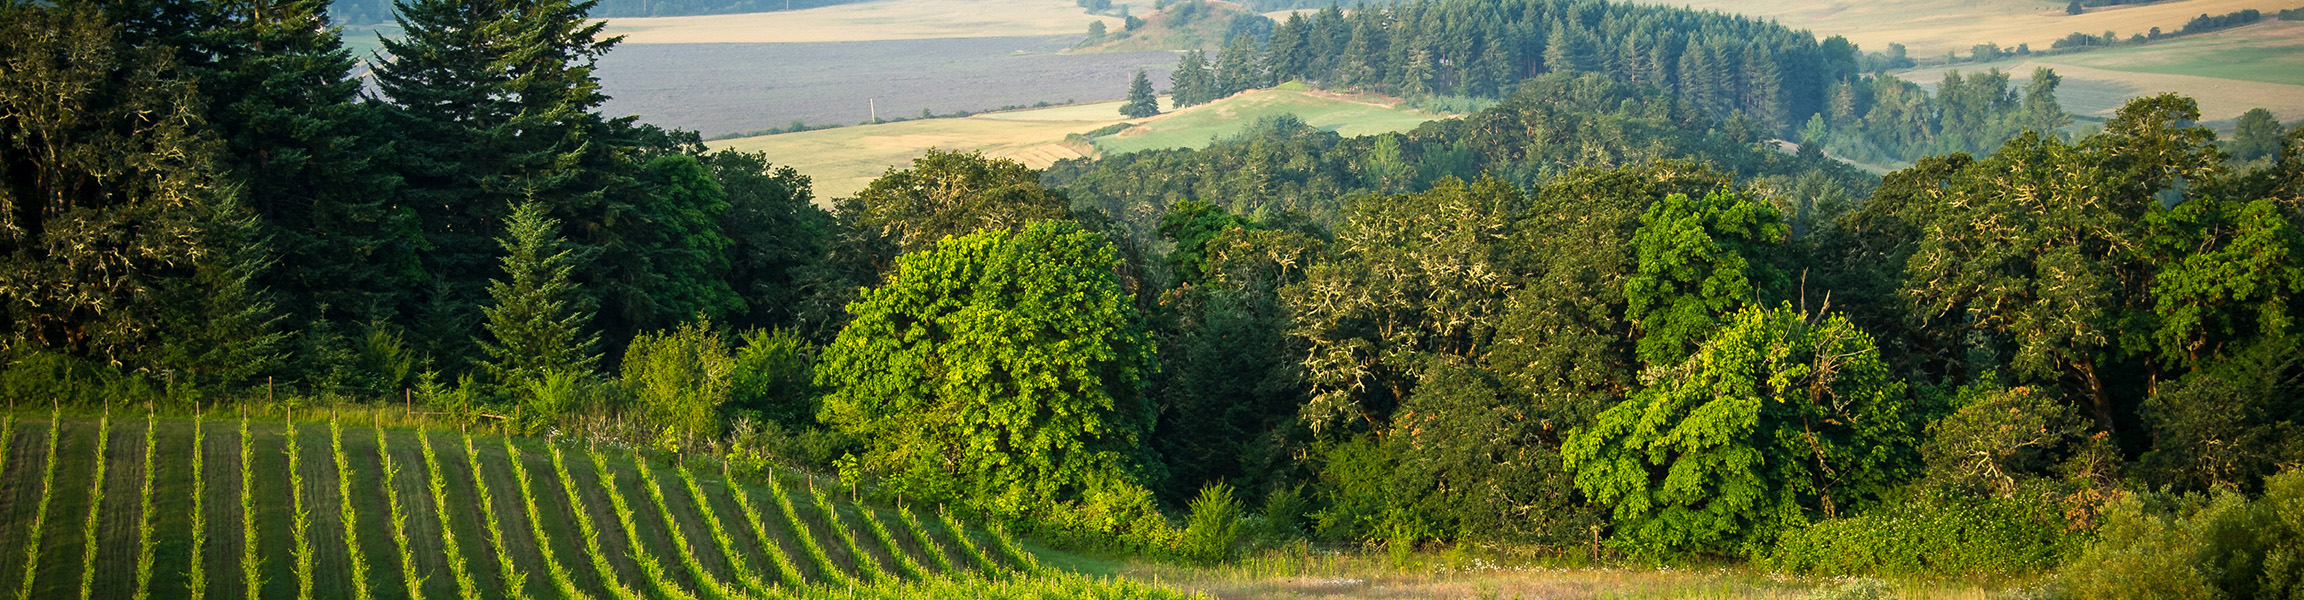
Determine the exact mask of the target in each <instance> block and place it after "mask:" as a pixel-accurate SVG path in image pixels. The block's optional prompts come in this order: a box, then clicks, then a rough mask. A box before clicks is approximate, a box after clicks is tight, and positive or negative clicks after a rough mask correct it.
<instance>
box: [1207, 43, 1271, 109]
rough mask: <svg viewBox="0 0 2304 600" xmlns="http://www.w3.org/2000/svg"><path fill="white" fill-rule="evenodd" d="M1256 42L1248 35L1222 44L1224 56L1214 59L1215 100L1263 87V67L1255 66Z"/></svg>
mask: <svg viewBox="0 0 2304 600" xmlns="http://www.w3.org/2000/svg"><path fill="white" fill-rule="evenodd" d="M1257 63H1258V61H1257V52H1256V40H1255V39H1253V38H1251V37H1250V36H1248V35H1236V36H1232V40H1231V41H1229V42H1226V43H1225V44H1224V55H1223V56H1221V57H1218V58H1217V59H1216V90H1215V94H1214V96H1215V97H1216V98H1226V97H1230V96H1232V95H1233V94H1238V93H1240V92H1245V91H1248V90H1252V89H1256V88H1260V87H1264V70H1263V65H1259V64H1257Z"/></svg>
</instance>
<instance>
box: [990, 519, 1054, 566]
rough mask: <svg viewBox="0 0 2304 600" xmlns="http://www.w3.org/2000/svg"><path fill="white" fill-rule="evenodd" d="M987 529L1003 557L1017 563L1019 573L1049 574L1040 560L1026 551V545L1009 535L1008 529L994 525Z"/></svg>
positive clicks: (993, 543)
mask: <svg viewBox="0 0 2304 600" xmlns="http://www.w3.org/2000/svg"><path fill="white" fill-rule="evenodd" d="M985 529H986V530H987V531H989V532H991V534H992V545H993V546H995V547H996V548H997V549H998V550H999V551H1000V554H1001V555H1003V556H1007V557H1008V560H1009V561H1010V562H1013V563H1015V564H1016V569H1017V570H1018V571H1021V572H1023V573H1024V574H1026V575H1040V574H1043V573H1046V572H1047V570H1046V568H1044V567H1041V566H1040V558H1039V557H1036V556H1033V555H1032V553H1031V552H1028V551H1025V550H1024V545H1023V544H1019V543H1017V542H1016V537H1015V536H1012V535H1009V534H1008V528H1006V527H1002V526H1000V525H999V524H997V523H994V524H990V525H987V526H985Z"/></svg>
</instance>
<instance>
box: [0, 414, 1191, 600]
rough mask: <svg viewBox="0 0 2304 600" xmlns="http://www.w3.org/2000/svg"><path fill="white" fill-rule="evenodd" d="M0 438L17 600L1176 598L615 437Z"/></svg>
mask: <svg viewBox="0 0 2304 600" xmlns="http://www.w3.org/2000/svg"><path fill="white" fill-rule="evenodd" d="M52 423H53V425H52ZM4 431H6V432H7V433H6V434H5V435H0V444H4V445H5V454H0V459H4V460H0V523H5V524H6V525H5V526H0V581H6V582H7V583H8V584H9V585H11V586H14V587H16V588H17V589H16V591H17V594H16V595H17V596H18V597H24V598H66V597H79V598H89V597H102V598H128V597H143V596H142V595H140V594H139V593H138V592H139V591H140V590H141V591H145V592H149V593H150V595H152V596H157V597H164V598H180V597H203V596H205V597H218V598H242V597H246V598H309V597H322V598H362V599H367V598H384V599H399V598H449V597H461V598H526V597H537V598H541V597H561V598H641V597H647V598H659V599H675V600H692V599H711V600H747V599H753V598H785V597H795V596H799V597H842V598H850V597H853V598H889V599H894V598H958V597H991V598H1006V597H1033V598H1039V597H1043V596H1041V595H1037V594H1046V595H1047V596H1048V597H1069V598H1117V597H1127V598H1178V597H1182V596H1181V595H1180V594H1176V593H1173V592H1169V591H1165V590H1159V589H1155V588H1153V587H1150V586H1146V585H1143V584H1139V583H1134V582H1130V581H1126V580H1106V579H1103V578H1094V577H1087V576H1082V575H1078V574H1072V573H1068V572H1063V571H1058V570H1050V569H1044V568H1042V567H1041V566H1040V562H1039V559H1038V557H1037V556H1036V555H1035V554H1036V553H1037V552H1038V551H1037V550H1024V549H1023V546H1021V545H1020V544H1018V543H1017V542H1015V541H1014V540H1012V539H1010V538H1008V537H1006V536H1005V535H1003V534H999V533H994V532H987V531H980V530H975V529H971V528H967V527H953V526H951V524H950V523H951V521H950V520H949V519H944V518H940V517H939V516H938V515H937V514H935V513H934V512H933V511H930V512H928V513H927V514H920V513H918V512H917V511H913V512H907V511H903V510H894V509H889V508H885V507H874V506H867V505H863V504H856V503H850V502H847V501H844V500H840V499H838V498H836V496H837V494H822V493H821V492H817V491H814V488H813V487H810V485H809V484H808V483H807V480H805V479H802V478H798V477H797V476H789V477H788V478H786V479H784V481H783V483H782V485H760V484H759V483H758V482H750V481H742V482H739V481H734V480H731V479H728V478H726V477H723V476H722V475H721V474H720V473H719V472H718V471H716V470H714V468H713V467H710V466H705V465H702V464H697V465H695V468H697V469H702V471H701V472H699V471H694V470H690V469H691V465H689V464H681V463H674V462H669V461H667V460H666V459H665V458H664V457H662V456H654V455H651V454H644V453H638V452H635V451H632V450H630V449H624V448H611V447H606V446H602V447H597V448H594V447H587V446H582V445H576V444H570V443H560V442H551V441H546V440H537V439H507V438H499V437H489V436H475V437H469V438H468V437H465V436H463V435H461V434H457V433H453V432H442V431H429V432H424V431H417V430H407V429H391V428H387V429H378V428H374V427H371V426H368V425H367V424H364V423H331V422H329V421H325V420H322V421H312V420H307V421H303V422H297V423H294V424H290V423H285V422H281V421H270V420H266V421H254V422H244V421H239V420H236V419H229V418H225V419H208V420H205V421H195V420H192V419H184V418H159V419H153V420H150V421H148V420H147V417H146V415H144V414H140V413H129V414H120V413H115V414H113V415H112V416H111V417H108V418H102V419H99V418H96V417H89V416H65V417H61V418H57V419H55V420H53V421H52V420H51V416H50V415H48V414H31V413H20V414H17V415H16V416H15V418H14V420H13V421H12V422H10V423H9V424H8V426H6V427H5V429H4ZM241 465H246V466H247V468H246V469H245V470H243V469H241V468H239V467H240V466H241ZM195 473H198V475H195ZM867 524H869V525H871V529H869V530H868V531H864V530H862V529H864V526H865V525H867ZM959 549H968V550H969V551H966V552H962V551H961V550H959ZM927 564H934V565H943V566H945V567H947V568H939V569H937V570H934V571H930V570H928V569H926V568H921V567H919V565H927Z"/></svg>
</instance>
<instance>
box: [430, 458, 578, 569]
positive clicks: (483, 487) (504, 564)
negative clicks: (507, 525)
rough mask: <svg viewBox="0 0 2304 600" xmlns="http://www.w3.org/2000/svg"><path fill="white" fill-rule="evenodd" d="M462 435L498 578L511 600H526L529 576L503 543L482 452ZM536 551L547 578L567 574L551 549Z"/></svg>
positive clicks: (474, 492)
mask: <svg viewBox="0 0 2304 600" xmlns="http://www.w3.org/2000/svg"><path fill="white" fill-rule="evenodd" d="M459 436H460V437H462V438H463V441H464V460H465V462H466V463H469V467H470V468H471V469H472V495H473V497H474V498H475V499H477V500H479V501H480V503H479V506H480V516H481V521H482V522H483V523H485V524H486V525H487V533H488V548H489V549H490V550H493V551H495V553H496V573H497V577H498V578H500V579H503V585H504V595H505V596H506V597H510V598H525V597H527V596H528V576H527V574H526V573H521V572H520V569H519V566H518V565H516V564H514V563H513V562H512V549H511V546H510V545H509V544H508V543H506V542H505V541H504V526H503V522H502V520H501V519H499V518H497V516H496V499H495V498H494V497H493V496H491V495H489V493H488V478H487V477H484V476H482V475H481V472H480V453H479V452H477V451H475V450H474V449H473V447H472V435H471V434H468V433H464V434H459ZM539 544H541V542H539ZM537 549H538V550H540V551H542V552H543V554H544V568H545V571H546V572H547V573H548V574H549V575H548V576H552V577H560V576H563V575H564V573H563V572H562V571H561V570H560V565H559V563H558V562H555V561H553V560H552V549H551V548H549V547H539V548H537ZM568 588H569V589H568V590H567V591H571V592H572V591H574V588H575V586H574V585H570V586H568ZM560 596H561V597H564V598H565V597H572V596H574V594H570V593H562V594H560Z"/></svg>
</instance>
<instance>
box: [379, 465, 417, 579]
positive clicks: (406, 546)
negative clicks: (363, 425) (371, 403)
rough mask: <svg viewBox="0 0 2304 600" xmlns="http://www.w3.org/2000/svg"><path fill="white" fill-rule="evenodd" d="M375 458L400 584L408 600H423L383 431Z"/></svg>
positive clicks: (396, 467) (405, 514)
mask: <svg viewBox="0 0 2304 600" xmlns="http://www.w3.org/2000/svg"><path fill="white" fill-rule="evenodd" d="M376 458H377V460H378V462H380V463H381V464H383V466H384V479H383V483H384V504H385V506H386V507H387V508H389V509H390V510H391V513H390V514H391V519H392V522H391V527H389V528H388V530H389V531H390V532H391V534H392V543H393V545H395V546H397V547H399V549H400V581H401V583H403V584H405V585H406V586H407V587H408V598H409V599H410V600H424V579H425V577H424V576H423V575H421V574H419V573H417V569H416V553H415V551H414V550H412V549H411V548H412V547H413V546H414V544H413V543H411V542H410V541H409V540H408V511H407V509H406V508H404V507H403V506H402V505H401V504H400V486H398V485H395V484H394V483H393V482H394V481H395V480H398V479H399V478H400V467H399V465H395V464H393V463H392V446H391V443H390V442H388V441H386V440H385V436H384V428H382V427H377V428H376Z"/></svg>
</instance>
